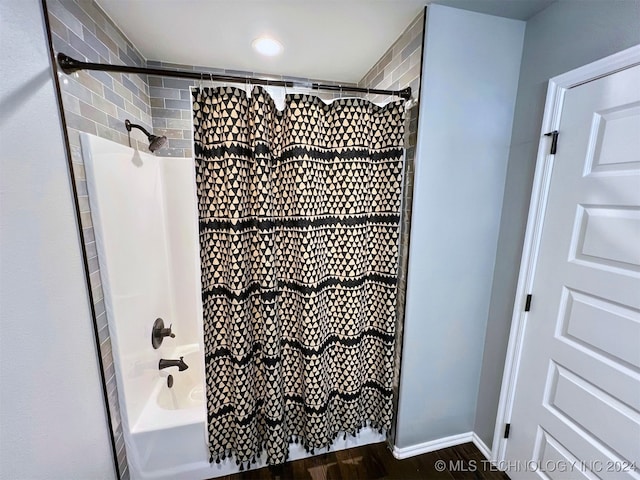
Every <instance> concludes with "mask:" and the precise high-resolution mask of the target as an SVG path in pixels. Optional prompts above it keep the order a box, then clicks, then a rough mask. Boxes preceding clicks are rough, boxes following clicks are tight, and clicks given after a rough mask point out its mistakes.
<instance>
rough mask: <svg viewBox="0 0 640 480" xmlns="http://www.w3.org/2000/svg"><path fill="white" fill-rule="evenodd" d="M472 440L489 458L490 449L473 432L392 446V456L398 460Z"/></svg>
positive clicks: (488, 458) (489, 458)
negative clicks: (416, 443) (402, 446)
mask: <svg viewBox="0 0 640 480" xmlns="http://www.w3.org/2000/svg"><path fill="white" fill-rule="evenodd" d="M469 442H473V444H474V445H475V446H476V447H477V448H478V450H480V453H482V455H484V456H485V457H486V458H487V460H491V449H490V448H489V447H487V445H486V444H485V443H484V442H483V441H482V440H481V439H480V437H479V436H478V435H476V433H475V432H467V433H460V434H458V435H451V436H450V437H444V438H437V439H436V440H431V441H429V442H424V443H419V444H418V445H411V446H409V447H404V448H398V447H395V446H394V447H393V452H392V453H393V456H394V457H396V458H397V459H398V460H402V459H403V458H409V457H413V456H415V455H422V454H423V453H429V452H433V451H435V450H440V449H441V448H448V447H455V446H456V445H461V444H463V443H469Z"/></svg>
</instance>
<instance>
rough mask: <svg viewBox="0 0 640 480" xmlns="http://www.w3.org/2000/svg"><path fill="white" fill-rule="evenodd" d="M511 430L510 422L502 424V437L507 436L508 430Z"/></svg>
mask: <svg viewBox="0 0 640 480" xmlns="http://www.w3.org/2000/svg"><path fill="white" fill-rule="evenodd" d="M510 431H511V424H510V423H507V424H506V425H505V426H504V438H509V432H510Z"/></svg>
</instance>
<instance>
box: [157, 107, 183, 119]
mask: <svg viewBox="0 0 640 480" xmlns="http://www.w3.org/2000/svg"><path fill="white" fill-rule="evenodd" d="M151 116H152V117H162V118H182V114H181V112H180V110H171V109H168V108H152V109H151Z"/></svg>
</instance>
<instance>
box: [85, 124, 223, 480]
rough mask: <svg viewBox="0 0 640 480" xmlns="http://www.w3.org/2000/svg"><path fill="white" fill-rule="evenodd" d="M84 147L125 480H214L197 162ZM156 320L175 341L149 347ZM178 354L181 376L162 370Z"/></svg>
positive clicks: (88, 142)
mask: <svg viewBox="0 0 640 480" xmlns="http://www.w3.org/2000/svg"><path fill="white" fill-rule="evenodd" d="M80 142H81V147H82V155H83V158H84V162H85V170H86V177H87V187H88V190H89V202H90V205H91V217H92V221H93V226H94V231H95V237H96V248H97V251H98V261H99V264H100V277H101V281H102V287H103V291H104V302H105V307H106V311H107V326H108V330H109V337H110V341H111V345H112V352H113V363H114V370H115V377H116V383H117V386H118V405H119V407H120V408H119V410H120V414H121V420H122V431H123V439H124V444H125V447H126V451H127V462H128V466H129V470H130V475H131V478H132V479H134V480H136V479H151V478H153V479H157V480H160V479H177V478H185V479H201V478H208V477H211V476H213V475H212V474H211V470H210V466H209V461H208V460H209V458H208V453H207V438H206V413H205V402H204V385H205V382H204V355H203V349H202V347H201V343H202V339H203V326H202V303H201V299H200V290H201V285H200V258H199V244H198V225H197V203H196V192H195V180H194V175H195V173H194V172H195V168H194V165H193V159H191V158H175V157H171V158H167V157H158V156H155V155H151V154H149V153H146V152H139V151H136V150H134V149H132V148H129V147H126V146H123V145H120V144H117V143H115V142H112V141H109V140H106V139H103V138H99V137H96V136H93V135H89V134H85V133H83V134H81V136H80ZM157 318H162V319H163V320H164V322H165V326H166V327H169V325H171V326H172V329H173V333H174V334H175V338H170V337H166V338H164V339H163V342H162V344H161V345H160V347H159V348H157V349H155V348H154V347H153V345H152V342H151V332H152V328H153V324H154V322H155V320H156V319H157ZM181 356H183V357H184V360H185V362H186V363H187V365H188V366H189V368H188V369H187V370H184V371H182V372H180V371H178V369H177V368H175V367H170V368H167V369H163V370H160V369H159V368H158V362H159V360H160V359H161V358H164V359H178V358H180V357H181ZM169 375H172V376H173V380H174V384H173V387H172V388H168V387H167V377H168V376H169ZM198 469H200V470H203V469H206V473H202V471H201V472H200V473H193V474H191V475H190V474H188V472H196V471H197V470H198Z"/></svg>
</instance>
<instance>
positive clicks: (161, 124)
mask: <svg viewBox="0 0 640 480" xmlns="http://www.w3.org/2000/svg"><path fill="white" fill-rule="evenodd" d="M151 111H152V112H153V108H152V109H151ZM151 124H152V125H153V127H154V128H167V119H166V118H157V117H153V118H152V120H151ZM170 128H174V127H170Z"/></svg>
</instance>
